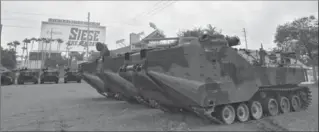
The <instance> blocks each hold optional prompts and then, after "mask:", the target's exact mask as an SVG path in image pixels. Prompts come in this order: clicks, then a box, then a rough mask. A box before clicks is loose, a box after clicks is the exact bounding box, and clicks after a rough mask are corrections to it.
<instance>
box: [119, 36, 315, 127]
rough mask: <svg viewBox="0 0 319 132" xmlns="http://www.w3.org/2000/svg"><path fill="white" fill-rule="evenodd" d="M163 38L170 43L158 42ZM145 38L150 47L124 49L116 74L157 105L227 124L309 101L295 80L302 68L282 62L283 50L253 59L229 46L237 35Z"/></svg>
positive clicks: (302, 73)
mask: <svg viewBox="0 0 319 132" xmlns="http://www.w3.org/2000/svg"><path fill="white" fill-rule="evenodd" d="M162 40H172V41H173V42H171V43H170V44H164V45H163V44H160V43H158V41H162ZM146 41H147V42H145V43H146V44H149V45H152V46H150V48H146V49H142V50H141V51H140V52H138V53H126V54H125V64H124V65H123V66H122V67H121V68H120V70H119V73H120V75H121V76H122V77H123V78H127V80H131V81H130V82H132V84H133V85H134V86H135V87H136V88H137V89H140V91H143V92H144V93H145V94H141V95H142V96H144V98H149V99H153V100H155V101H156V102H157V103H158V104H159V105H160V106H164V107H166V108H168V109H172V108H174V109H176V108H178V109H184V110H187V111H191V112H193V113H196V114H197V115H198V116H199V117H202V118H204V119H208V120H210V121H214V122H217V123H225V124H232V123H233V122H234V121H235V120H238V121H239V122H246V121H248V120H249V119H260V118H262V117H263V116H265V115H267V116H268V115H270V116H275V115H278V114H280V113H287V112H291V111H300V110H304V109H306V108H307V107H308V106H309V105H310V103H311V93H310V90H309V88H308V87H303V86H299V85H298V84H299V83H301V82H304V81H306V70H305V69H303V68H301V67H294V66H293V63H290V64H287V63H286V62H289V60H290V58H289V57H286V56H285V55H284V54H276V55H275V56H276V59H275V60H274V61H272V60H271V57H269V56H270V55H268V54H267V53H266V52H265V51H264V50H262V49H261V50H260V51H259V52H258V53H256V54H258V55H259V60H256V58H255V59H254V57H252V54H251V52H249V51H240V50H235V49H234V48H232V46H235V45H238V44H239V43H240V41H239V39H238V38H236V37H224V36H222V37H220V36H219V37H215V36H210V35H203V36H202V37H200V38H194V37H184V38H183V37H181V38H171V39H152V40H146ZM271 62H277V64H278V65H270V64H271Z"/></svg>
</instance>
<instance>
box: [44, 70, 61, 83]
mask: <svg viewBox="0 0 319 132" xmlns="http://www.w3.org/2000/svg"><path fill="white" fill-rule="evenodd" d="M59 79H60V77H59V71H58V70H56V69H48V68H44V69H42V74H41V76H40V83H41V84H43V83H45V82H54V83H59Z"/></svg>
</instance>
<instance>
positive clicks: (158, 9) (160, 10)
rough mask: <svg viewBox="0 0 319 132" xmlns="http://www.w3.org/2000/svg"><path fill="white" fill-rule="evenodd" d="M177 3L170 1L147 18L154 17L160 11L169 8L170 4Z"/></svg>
mask: <svg viewBox="0 0 319 132" xmlns="http://www.w3.org/2000/svg"><path fill="white" fill-rule="evenodd" d="M176 2H177V1H170V3H168V4H167V5H166V6H164V7H162V8H159V9H158V10H157V11H155V12H152V13H151V14H150V15H149V17H151V16H154V15H156V14H157V13H159V12H160V11H162V10H164V9H165V8H167V7H169V6H171V5H172V4H174V3H176Z"/></svg>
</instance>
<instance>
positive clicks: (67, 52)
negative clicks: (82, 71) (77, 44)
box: [65, 42, 72, 66]
mask: <svg viewBox="0 0 319 132" xmlns="http://www.w3.org/2000/svg"><path fill="white" fill-rule="evenodd" d="M70 46H71V44H70V43H69V42H66V47H65V49H66V54H67V56H68V57H69V59H70V58H71V56H70V55H69V51H70V49H71V47H70ZM71 60H72V58H71ZM68 66H69V60H68Z"/></svg>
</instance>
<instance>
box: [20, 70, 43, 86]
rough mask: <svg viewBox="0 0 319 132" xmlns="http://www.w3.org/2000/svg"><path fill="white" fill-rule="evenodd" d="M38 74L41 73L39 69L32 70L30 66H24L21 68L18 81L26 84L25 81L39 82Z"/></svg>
mask: <svg viewBox="0 0 319 132" xmlns="http://www.w3.org/2000/svg"><path fill="white" fill-rule="evenodd" d="M38 75H39V73H38V71H35V70H31V69H28V68H22V69H20V70H19V76H18V79H17V83H18V84H24V83H25V82H32V83H33V84H37V83H38Z"/></svg>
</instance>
